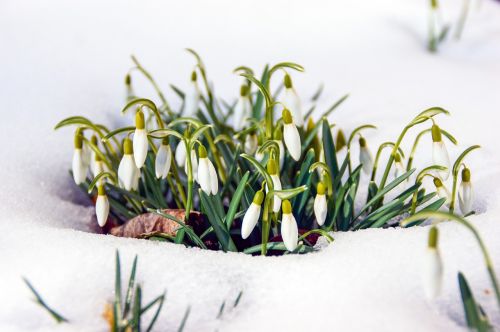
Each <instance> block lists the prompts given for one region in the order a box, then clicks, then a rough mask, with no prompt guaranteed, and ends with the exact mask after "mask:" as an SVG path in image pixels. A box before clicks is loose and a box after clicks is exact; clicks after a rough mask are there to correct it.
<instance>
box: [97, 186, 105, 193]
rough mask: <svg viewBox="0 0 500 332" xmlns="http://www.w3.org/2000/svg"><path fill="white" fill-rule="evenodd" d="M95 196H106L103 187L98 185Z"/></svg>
mask: <svg viewBox="0 0 500 332" xmlns="http://www.w3.org/2000/svg"><path fill="white" fill-rule="evenodd" d="M97 194H98V195H99V196H106V190H104V185H102V184H101V185H100V186H99V187H97Z"/></svg>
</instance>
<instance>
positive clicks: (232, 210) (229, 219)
mask: <svg viewBox="0 0 500 332" xmlns="http://www.w3.org/2000/svg"><path fill="white" fill-rule="evenodd" d="M249 176H250V172H248V171H247V172H246V173H245V175H243V177H242V178H241V180H240V183H239V184H238V187H237V188H236V191H235V192H234V195H233V198H232V199H231V204H229V209H228V210H227V214H226V217H225V221H226V228H227V229H228V230H229V229H231V226H232V224H233V220H234V216H235V215H236V212H237V210H238V207H239V206H240V202H241V198H242V197H243V193H244V190H245V186H246V184H247V181H248V177H249Z"/></svg>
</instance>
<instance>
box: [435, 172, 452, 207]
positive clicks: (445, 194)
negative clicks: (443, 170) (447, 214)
mask: <svg viewBox="0 0 500 332" xmlns="http://www.w3.org/2000/svg"><path fill="white" fill-rule="evenodd" d="M433 182H434V186H435V187H436V192H437V195H438V197H439V198H444V199H446V201H445V202H444V204H445V205H447V206H449V205H450V203H451V194H450V191H449V190H448V188H446V186H445V185H444V184H443V181H441V179H439V178H437V177H435V178H434V180H433Z"/></svg>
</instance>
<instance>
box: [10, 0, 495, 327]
mask: <svg viewBox="0 0 500 332" xmlns="http://www.w3.org/2000/svg"><path fill="white" fill-rule="evenodd" d="M460 4H461V2H460V1H451V0H450V1H444V3H443V6H444V8H445V12H444V14H445V17H446V18H447V19H453V20H454V19H455V18H456V16H457V15H458V12H459V9H460ZM481 6H482V8H481V9H480V10H476V6H475V5H474V6H473V10H472V13H471V15H470V20H469V21H468V22H467V26H466V30H465V33H464V36H463V40H462V41H460V42H458V43H457V42H454V41H453V40H451V41H450V42H448V43H447V44H446V45H444V46H443V48H442V49H441V52H440V53H439V54H437V55H432V54H429V53H427V52H426V50H425V37H426V36H427V30H426V28H427V16H426V15H427V9H428V8H427V2H426V1H417V0H414V1H413V0H412V1H396V0H377V1H359V0H350V1H340V0H338V1H319V0H314V1H308V2H303V1H272V2H271V1H252V2H237V1H230V0H223V1H219V0H218V1H176V2H162V1H123V0H121V1H118V0H115V1H106V2H103V1H95V0H94V1H85V2H83V1H82V2H80V3H75V2H68V1H62V0H59V1H34V0H32V1H15V0H3V1H1V2H0V41H1V45H2V51H1V52H0V59H1V61H0V68H1V69H0V78H1V79H0V100H2V107H1V111H0V112H1V115H2V117H1V119H2V120H1V121H0V141H1V142H2V147H1V151H2V156H3V158H2V159H1V161H0V183H1V187H0V188H1V189H0V201H1V204H0V216H1V219H0V220H1V223H0V234H1V235H0V262H1V268H0V278H1V279H0V280H1V282H0V294H1V297H2V300H1V301H0V330H1V331H105V330H106V329H107V326H106V323H105V322H104V320H103V319H101V313H102V311H103V307H104V304H105V302H106V301H107V300H110V299H112V297H113V274H114V264H113V263H114V251H115V250H116V249H117V248H118V249H119V250H120V253H121V256H122V260H123V263H122V265H123V267H124V270H125V271H127V268H129V267H130V264H131V262H132V259H133V256H134V255H135V254H138V255H139V270H138V274H139V280H140V281H141V282H142V283H143V285H144V297H145V299H146V300H147V299H152V298H153V297H154V296H156V295H158V294H159V293H161V292H162V291H163V290H164V289H167V290H168V295H167V297H168V301H167V303H166V305H165V306H164V309H163V312H162V314H161V316H160V319H159V322H158V324H157V330H158V331H159V330H161V331H165V330H175V329H176V327H177V326H178V324H179V323H180V320H181V318H182V315H183V314H184V311H185V309H186V308H187V306H191V316H190V318H189V320H188V324H187V327H186V328H187V330H189V331H214V330H215V329H217V330H219V331H249V330H252V331H256V330H259V331H266V330H289V331H300V330H302V331H303V330H334V329H335V330H340V331H461V330H464V318H463V311H462V308H461V302H460V300H459V291H458V286H457V279H456V275H457V271H459V270H460V271H463V272H464V273H465V274H466V276H467V278H468V280H469V282H470V284H471V286H472V289H473V290H474V292H475V295H476V297H477V298H478V299H479V301H480V303H482V304H483V305H484V307H485V310H486V311H487V313H488V314H489V316H490V317H491V318H492V319H493V321H494V323H495V325H496V326H497V327H500V319H499V317H500V312H499V311H498V309H497V306H496V302H495V300H494V297H493V295H492V293H491V287H490V283H489V280H488V278H487V275H486V271H485V267H484V265H483V263H482V257H481V254H480V252H479V250H478V247H477V245H476V243H475V242H474V240H473V238H472V236H471V235H470V234H469V232H468V231H466V230H465V229H464V228H462V227H460V226H458V225H456V224H452V223H447V224H442V225H441V226H439V227H440V229H441V243H440V245H441V249H442V254H443V258H444V261H445V264H446V267H445V283H444V284H445V287H444V294H443V295H442V296H441V297H440V298H439V300H437V301H436V302H435V303H432V304H429V303H427V302H426V301H425V300H424V296H423V292H422V289H421V285H420V276H419V270H420V265H419V260H420V259H421V257H422V256H423V251H424V249H425V242H426V237H427V232H428V230H427V228H423V227H420V228H412V229H405V230H402V229H390V230H380V229H376V230H366V231H360V232H356V233H351V232H348V233H342V234H335V243H334V244H333V245H330V246H327V247H325V248H323V249H322V250H321V251H320V252H318V253H315V254H309V255H306V256H287V257H279V258H276V257H270V258H261V257H249V256H246V255H243V254H224V253H220V252H209V251H201V250H198V249H186V248H183V247H181V246H178V245H172V244H165V243H155V242H150V241H145V240H131V239H122V238H115V237H112V236H104V235H98V234H93V233H89V232H88V231H93V230H95V225H94V224H95V220H94V219H93V209H92V207H90V206H83V205H81V203H82V202H86V200H85V196H84V195H82V194H81V193H80V192H79V191H78V189H77V188H76V187H75V185H74V184H73V183H72V180H71V178H70V176H69V175H68V173H67V170H68V168H69V167H70V160H71V152H72V138H71V135H72V131H70V130H61V131H59V132H54V131H53V130H52V128H53V126H54V125H55V123H56V122H57V121H58V120H60V119H62V118H64V117H66V116H69V115H77V114H78V115H80V114H81V115H85V116H88V117H91V118H93V119H96V120H97V121H101V122H104V123H106V124H108V125H110V126H116V125H117V124H118V123H119V122H120V121H123V119H119V118H118V116H117V114H118V112H119V110H120V109H121V107H122V106H123V97H124V91H123V90H124V87H123V78H124V75H125V73H126V71H127V70H128V69H129V67H130V66H131V62H130V60H129V57H128V56H129V54H132V53H133V54H135V55H137V56H138V58H139V59H140V60H141V61H142V63H143V64H144V66H145V67H146V68H147V69H149V70H150V71H151V72H152V73H153V74H154V76H155V77H156V78H157V80H158V82H159V83H160V85H161V86H163V87H164V90H165V91H167V86H168V83H171V82H173V83H175V84H177V85H179V86H181V87H185V86H186V84H187V80H188V77H189V72H190V70H191V68H192V65H193V60H192V58H191V57H190V56H189V55H188V54H186V53H185V52H184V51H183V48H185V47H192V48H194V49H196V50H197V51H198V52H199V53H200V54H201V55H202V56H203V58H204V60H205V63H206V65H207V67H208V70H209V75H210V77H212V79H213V80H214V81H215V84H216V85H215V86H216V88H217V92H218V94H220V95H222V96H225V97H227V98H234V97H236V96H237V93H238V88H237V86H238V84H237V83H238V82H239V81H240V79H239V78H237V77H236V76H235V75H233V74H231V71H232V69H233V68H235V67H236V66H238V65H243V64H245V65H249V66H251V67H254V68H262V66H263V65H264V64H265V63H266V62H270V63H276V62H278V61H284V60H287V61H295V62H298V63H301V64H303V65H304V67H305V68H306V73H304V74H296V75H294V77H295V80H294V82H295V84H296V86H297V88H298V90H299V91H300V92H301V94H302V95H303V96H304V99H305V98H306V97H307V96H310V95H312V93H313V92H314V91H315V90H316V88H317V86H318V84H319V82H324V83H325V86H326V88H325V94H324V96H323V97H322V99H321V105H322V108H320V109H324V108H326V107H327V106H328V105H329V104H330V103H331V102H333V101H334V100H335V99H336V98H338V97H340V96H341V95H343V94H344V93H347V92H350V93H351V97H350V98H349V100H348V101H347V102H346V103H345V105H343V106H342V108H341V110H339V111H338V112H336V113H334V114H333V115H332V120H333V121H335V122H337V123H339V124H341V125H342V126H343V127H344V128H345V129H347V130H348V131H349V129H352V128H354V127H355V126H357V125H360V124H363V123H375V124H377V125H378V126H379V130H378V131H377V132H372V133H368V132H367V134H366V136H367V137H368V139H369V143H370V145H371V146H372V147H374V146H376V145H375V144H376V143H379V142H381V141H382V140H388V139H395V136H396V135H397V133H398V132H399V130H400V129H401V128H402V126H403V125H404V124H405V123H407V122H408V121H409V120H410V119H411V118H412V117H413V116H414V115H415V114H416V113H417V112H420V111H421V110H423V109H425V108H427V107H429V106H435V105H439V106H443V107H445V108H447V109H449V110H450V111H451V112H452V115H453V116H452V117H450V118H446V119H442V118H440V119H439V123H440V124H441V125H442V126H443V128H446V129H447V130H449V131H450V132H452V133H454V134H456V136H457V137H458V138H459V143H460V146H459V148H455V149H453V150H452V153H451V154H452V156H455V157H456V156H457V154H458V153H459V152H460V151H461V150H463V149H464V148H465V147H467V146H469V145H472V144H475V143H478V144H481V145H482V146H483V148H482V149H481V150H480V151H478V152H474V156H471V157H470V158H468V160H467V162H468V164H469V165H470V167H471V169H472V172H473V173H472V176H473V181H474V185H475V191H476V199H477V201H476V204H475V208H476V209H477V210H478V211H480V212H482V213H481V214H480V215H478V216H475V217H471V218H470V219H471V220H472V221H473V222H474V223H475V225H476V226H477V227H478V228H479V230H480V233H481V235H482V236H483V237H484V239H485V242H486V244H487V246H488V247H489V250H490V253H491V254H492V256H493V260H494V263H495V266H496V268H497V269H500V256H499V252H500V241H498V239H499V237H500V220H499V218H498V214H499V212H500V193H499V191H498V190H497V187H498V185H500V167H499V166H500V155H499V153H498V145H497V142H498V141H499V140H500V131H499V130H498V127H497V126H498V124H499V121H498V120H499V119H500V117H499V116H498V112H499V111H500V96H499V94H498V88H499V87H500V63H499V59H500V19H499V17H500V3H498V2H495V1H492V0H483V1H482V5H481ZM134 83H135V85H136V86H138V90H139V92H140V93H141V94H143V95H150V96H153V94H152V91H151V89H150V88H149V86H147V85H146V84H145V81H144V80H143V79H142V78H139V76H137V75H136V76H134ZM167 96H168V97H169V98H170V100H172V101H174V100H175V98H176V97H175V96H174V95H173V93H172V92H171V91H167ZM426 142H428V140H426ZM425 144H427V143H425ZM423 146H424V145H422V147H423ZM421 150H423V149H421ZM421 158H423V160H425V159H426V158H428V156H427V155H424V154H421ZM124 274H127V272H124ZM21 276H27V277H28V278H29V279H30V280H31V281H32V283H33V284H34V285H35V287H36V288H37V289H39V290H40V292H41V293H42V295H43V296H44V298H45V299H46V300H47V301H48V303H49V304H50V305H52V306H53V307H54V308H56V309H58V310H59V311H60V312H61V313H62V314H63V315H65V316H67V317H68V318H69V319H70V320H71V321H72V324H70V325H60V326H56V325H55V324H54V322H53V321H52V319H51V318H50V317H49V316H48V315H47V314H46V313H45V312H43V311H42V310H41V309H39V308H38V307H37V306H35V305H34V304H33V303H31V302H30V300H29V299H30V297H31V295H30V293H29V291H28V290H27V288H26V287H25V285H24V284H23V283H22V281H21ZM240 290H243V297H242V300H241V303H240V305H239V306H238V307H237V308H236V309H235V310H232V311H230V312H228V313H227V314H225V315H224V316H223V317H222V318H221V319H216V315H217V312H218V309H219V306H220V305H221V303H222V301H224V300H228V301H233V300H234V298H235V297H236V296H237V294H238V292H239V291H240ZM486 290H490V292H489V293H488V292H487V291H486Z"/></svg>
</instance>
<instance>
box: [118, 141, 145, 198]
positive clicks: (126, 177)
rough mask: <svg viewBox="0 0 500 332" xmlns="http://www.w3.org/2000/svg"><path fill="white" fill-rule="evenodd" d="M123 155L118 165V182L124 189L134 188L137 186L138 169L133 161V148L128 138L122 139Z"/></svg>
mask: <svg viewBox="0 0 500 332" xmlns="http://www.w3.org/2000/svg"><path fill="white" fill-rule="evenodd" d="M123 153H124V154H123V157H122V160H121V161H120V165H118V182H119V184H120V186H121V187H122V188H124V189H125V190H135V189H137V188H138V186H139V177H140V171H139V169H138V168H137V166H136V164H135V161H134V155H133V153H134V148H133V145H132V141H131V140H130V139H129V138H125V139H124V140H123Z"/></svg>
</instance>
